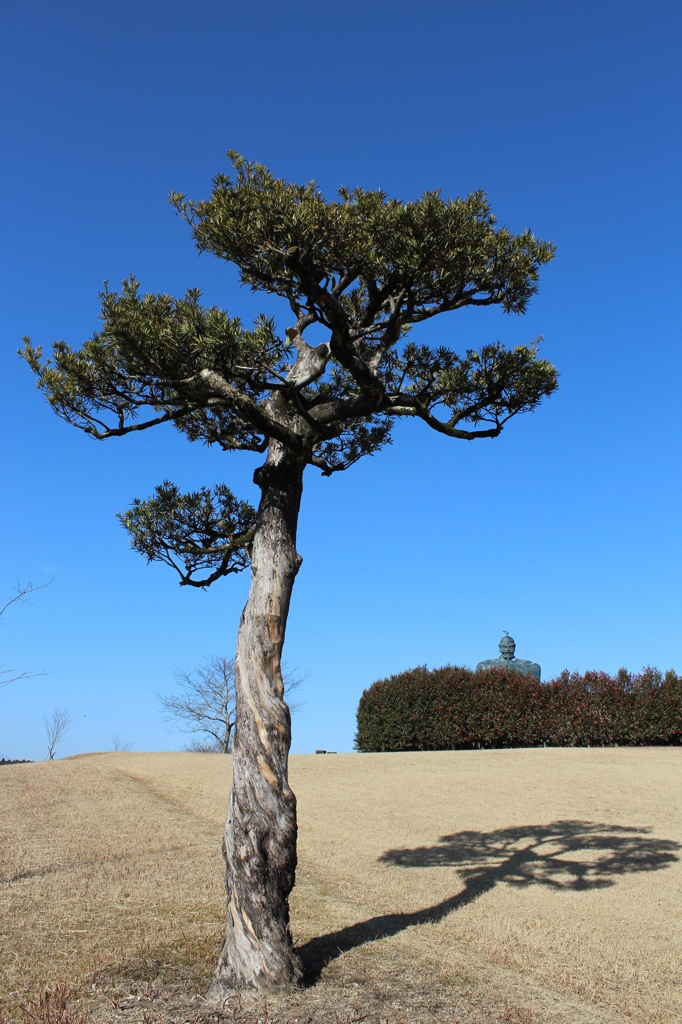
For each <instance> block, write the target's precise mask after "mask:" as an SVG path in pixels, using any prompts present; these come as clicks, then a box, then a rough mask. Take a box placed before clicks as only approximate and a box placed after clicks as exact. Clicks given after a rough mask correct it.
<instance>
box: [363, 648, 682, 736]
mask: <svg viewBox="0 0 682 1024" xmlns="http://www.w3.org/2000/svg"><path fill="white" fill-rule="evenodd" d="M357 722H358V728H357V733H356V737H355V747H356V750H359V751H362V752H365V753H369V752H370V751H379V750H471V749H474V748H485V747H488V748H490V747H542V746H548V747H600V746H615V745H618V746H637V745H642V744H647V745H652V744H653V745H664V744H675V745H679V744H680V743H681V742H682V676H678V675H676V674H675V673H674V672H672V671H670V672H666V674H665V677H663V676H662V675H661V673H660V672H659V671H658V670H657V669H653V668H647V669H645V670H644V671H643V672H642V673H641V674H640V675H636V676H633V675H630V673H628V672H626V671H625V669H621V670H620V671H619V672H618V674H617V675H616V676H615V677H613V676H609V675H606V673H605V672H586V673H585V675H583V676H581V675H579V674H578V673H575V672H574V673H573V674H572V675H571V674H570V673H569V672H568V671H565V672H562V674H561V675H560V676H559V677H558V678H557V679H552V680H550V681H549V682H547V683H538V682H536V680H534V679H532V678H531V677H530V676H524V675H519V674H518V673H516V672H514V671H512V670H502V669H489V670H488V671H487V672H472V671H471V670H470V669H467V668H458V667H457V666H452V665H446V666H445V667H444V668H438V669H434V670H433V671H431V672H430V671H428V669H426V668H415V669H411V670H410V671H409V672H402V673H400V674H399V675H395V676H391V677H390V678H389V679H380V680H378V681H377V682H376V683H374V684H373V685H372V686H370V687H369V689H368V690H365V692H364V693H363V695H362V697H361V698H360V703H359V705H358V712H357Z"/></svg>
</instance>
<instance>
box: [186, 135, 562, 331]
mask: <svg viewBox="0 0 682 1024" xmlns="http://www.w3.org/2000/svg"><path fill="white" fill-rule="evenodd" d="M228 155H229V156H230V158H231V160H232V163H233V166H234V168H235V170H236V172H237V173H236V180H235V181H232V180H231V179H230V178H229V177H228V176H227V175H224V174H219V175H218V176H217V177H216V178H214V180H213V192H212V194H211V198H210V199H209V200H206V201H203V202H198V203H195V202H193V201H191V200H190V201H189V202H188V201H186V200H185V197H184V196H183V195H180V194H178V193H174V194H172V195H171V201H172V202H173V203H174V205H175V206H176V208H177V209H178V210H179V212H181V213H182V215H183V216H185V217H186V219H187V220H188V221H189V223H190V224H191V225H192V227H193V230H194V237H195V240H196V243H197V246H198V247H199V249H200V250H202V251H208V252H212V253H214V254H215V255H217V256H220V257H222V258H223V259H226V260H229V261H230V262H233V263H235V264H236V265H237V266H238V267H239V269H240V272H241V278H242V281H244V282H245V283H248V284H250V285H251V286H252V287H253V288H255V289H258V288H262V289H264V290H266V291H271V292H276V293H277V294H278V295H282V296H284V297H285V298H287V299H288V300H289V301H290V302H291V303H292V305H293V306H294V307H295V308H296V309H297V310H298V309H299V308H300V304H301V299H302V298H303V299H304V300H305V308H306V310H307V311H308V312H309V313H311V314H314V316H315V318H316V319H317V320H319V321H320V322H321V323H326V324H327V326H328V327H330V328H333V327H334V326H335V325H336V324H337V322H340V321H345V320H350V321H351V322H352V323H354V325H356V326H361V327H363V328H365V327H367V326H368V325H369V324H371V323H372V322H377V323H378V322H380V321H381V320H383V319H385V317H386V316H390V315H391V312H392V311H391V310H388V309H383V308H382V301H383V299H385V298H388V297H389V296H391V295H395V294H396V293H397V292H398V293H402V294H403V298H402V305H403V307H404V308H405V309H406V310H407V311H408V312H407V319H406V320H405V321H404V322H412V323H414V322H417V321H419V320H423V319H426V318H427V317H428V316H431V315H433V313H435V312H442V311H443V310H444V309H455V308H457V306H460V305H463V304H465V303H468V304H474V305H484V304H488V303H490V302H498V303H501V304H502V305H503V306H504V308H505V310H506V311H507V312H515V313H523V312H525V309H526V304H527V302H528V299H529V298H530V296H531V295H532V294H533V293H534V292H535V291H536V284H537V280H538V268H539V267H540V266H541V265H542V264H544V263H547V262H548V261H549V260H550V259H552V257H553V255H554V246H553V245H552V244H551V243H549V242H543V241H541V240H538V239H536V238H535V237H534V236H533V234H532V233H531V232H530V231H524V232H523V233H522V234H520V235H513V234H511V232H509V231H508V230H507V229H506V228H498V227H496V221H495V218H494V217H493V215H492V213H491V211H490V207H489V206H488V204H487V202H486V199H485V195H484V193H483V192H480V191H479V192H474V193H472V194H471V195H470V196H469V197H468V198H467V199H456V200H454V201H453V200H450V199H448V200H443V199H441V197H440V192H426V193H424V195H423V196H422V197H421V199H419V200H418V201H417V202H413V203H404V202H401V201H400V200H399V199H388V198H387V196H386V194H385V193H384V192H381V191H379V190H377V191H373V192H365V191H364V190H363V189H361V188H356V189H353V190H352V191H351V190H349V189H346V188H342V189H340V190H339V196H340V201H338V202H327V201H326V200H325V199H323V197H322V195H321V193H320V191H319V189H318V188H317V187H316V185H315V182H309V183H308V184H307V185H295V184H289V183H287V182H285V181H284V180H282V179H277V178H275V177H274V175H273V174H272V173H271V172H270V171H269V170H268V169H267V168H266V167H264V166H263V165H262V164H258V163H256V164H253V163H249V162H247V161H246V160H244V159H243V157H241V156H239V154H238V153H235V152H231V153H229V154H228ZM339 282H344V283H345V285H344V287H342V288H341V289H339V288H338V284H339ZM352 286H354V287H353V290H352V291H350V293H348V294H347V295H346V301H345V302H343V301H342V300H341V299H340V296H341V295H343V294H346V291H347V289H348V288H350V287H352ZM335 290H336V293H335ZM342 310H343V312H342Z"/></svg>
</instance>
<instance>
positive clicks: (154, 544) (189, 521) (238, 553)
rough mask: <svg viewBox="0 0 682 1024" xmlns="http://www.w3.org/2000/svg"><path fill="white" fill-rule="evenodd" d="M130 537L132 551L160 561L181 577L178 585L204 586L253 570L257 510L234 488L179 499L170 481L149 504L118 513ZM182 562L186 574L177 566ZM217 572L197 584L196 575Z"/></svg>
mask: <svg viewBox="0 0 682 1024" xmlns="http://www.w3.org/2000/svg"><path fill="white" fill-rule="evenodd" d="M118 518H119V519H120V520H121V522H122V523H123V525H124V526H125V528H126V530H127V531H128V533H129V534H130V538H131V540H130V544H131V547H133V548H135V550H136V551H139V552H140V554H142V555H146V558H147V561H148V562H151V561H154V560H155V561H160V562H165V563H166V565H170V566H171V567H172V568H173V569H175V570H176V571H177V572H178V573H179V574H180V585H181V586H182V585H187V584H190V585H192V586H195V587H206V586H208V585H209V584H211V583H213V581H214V580H216V579H218V577H219V576H226V575H227V574H228V573H232V572H240V571H241V570H242V569H245V568H246V567H247V566H248V565H249V561H250V547H251V541H252V540H253V535H254V533H255V528H256V510H255V509H254V508H253V507H252V506H251V505H249V504H248V503H247V502H246V501H238V500H237V499H236V498H235V496H234V495H233V494H232V492H231V491H230V489H229V488H228V487H226V486H225V485H224V484H218V486H217V487H214V488H213V491H210V490H209V489H208V488H206V487H202V488H201V490H200V491H195V492H193V493H191V494H181V493H180V491H179V490H178V488H177V487H176V486H175V484H172V483H171V482H170V481H169V480H164V482H163V483H162V484H161V485H160V486H159V487H157V488H156V492H155V494H154V496H153V497H151V498H147V500H146V501H140V500H139V498H135V500H134V501H133V507H132V508H130V509H128V511H127V512H125V513H124V514H123V515H121V514H119V516H118ZM178 559H181V560H182V561H183V563H184V571H183V569H182V568H181V567H180V565H179V564H178ZM208 569H213V572H212V573H211V574H210V575H209V576H204V577H203V578H202V579H193V578H192V575H193V573H195V572H206V571H207V570H208Z"/></svg>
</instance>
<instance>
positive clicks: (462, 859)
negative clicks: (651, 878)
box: [298, 821, 682, 983]
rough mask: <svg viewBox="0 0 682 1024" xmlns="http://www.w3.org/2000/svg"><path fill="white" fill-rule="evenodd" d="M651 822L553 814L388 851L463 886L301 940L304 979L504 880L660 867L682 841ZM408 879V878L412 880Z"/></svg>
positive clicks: (585, 885) (609, 874) (386, 859)
mask: <svg viewBox="0 0 682 1024" xmlns="http://www.w3.org/2000/svg"><path fill="white" fill-rule="evenodd" d="M650 832H651V830H650V829H648V828H629V827H625V826H621V825H602V824H598V823H594V822H586V821H555V822H552V823H551V824H549V825H528V826H512V827H510V828H501V829H496V830H495V831H493V832H473V831H470V832H455V833H453V834H452V835H449V836H442V837H441V838H440V839H439V840H438V842H437V843H436V844H434V845H433V846H417V847H414V848H409V847H405V848H403V849H398V850H387V851H386V853H384V854H383V855H382V856H381V857H380V858H379V861H380V863H383V864H388V865H392V866H398V867H404V868H438V867H448V868H455V869H456V871H457V873H458V875H459V877H460V880H461V882H462V883H463V887H462V888H461V889H460V890H459V892H457V893H456V894H455V895H453V896H449V897H447V899H444V900H441V902H440V903H436V904H434V905H433V906H431V907H425V908H424V909H422V910H415V911H410V912H408V913H395V914H380V915H378V916H377V917H372V918H369V919H368V920H367V921H360V922H358V924H354V925H350V926H349V927H347V928H341V929H339V930H338V931H334V932H329V933H328V934H326V935H320V936H318V937H316V938H314V939H311V940H310V941H309V942H306V943H305V945H303V946H299V948H298V954H299V956H300V957H301V960H302V961H303V966H304V970H305V975H306V978H307V979H308V982H309V983H314V982H315V980H316V979H317V978H319V976H320V972H321V971H322V968H323V967H324V966H325V964H327V963H328V962H329V961H330V960H333V959H335V958H336V957H338V956H340V955H341V954H342V953H346V952H348V950H350V949H353V948H354V947H355V946H361V945H363V944H364V943H366V942H372V941H374V940H375V939H380V938H384V937H385V936H390V935H396V934H397V933H398V932H401V931H404V930H405V929H406V928H409V927H411V926H412V925H416V924H425V923H429V922H430V923H435V922H438V921H441V920H442V919H443V918H444V917H446V916H447V915H448V914H450V913H452V911H453V910H459V908H460V907H464V906H466V905H467V904H468V903H471V902H472V901H473V900H475V899H478V898H479V897H480V896H483V895H484V894H485V893H487V892H490V891H491V890H492V889H494V888H495V886H496V885H498V884H499V883H500V882H507V883H508V884H509V885H515V886H520V887H524V886H529V885H544V886H548V887H550V888H552V889H555V890H565V891H572V892H580V891H585V890H589V889H605V888H608V887H609V886H612V885H614V884H615V882H616V879H617V878H618V876H619V875H625V874H632V873H634V872H637V871H660V870H661V869H662V868H666V867H668V866H669V865H670V864H672V863H673V862H675V861H677V860H679V854H678V851H679V850H681V849H682V844H680V843H677V842H674V841H673V840H669V839H656V838H654V837H653V836H652V835H651V834H650ZM408 885H409V883H408Z"/></svg>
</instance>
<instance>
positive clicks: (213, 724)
mask: <svg viewBox="0 0 682 1024" xmlns="http://www.w3.org/2000/svg"><path fill="white" fill-rule="evenodd" d="M234 671H235V665H234V658H225V657H218V656H213V657H211V658H207V659H206V661H205V662H204V664H203V665H202V666H201V667H200V668H197V669H195V670H194V671H193V672H186V671H178V672H176V673H175V679H176V682H177V683H178V686H179V690H178V692H177V693H171V694H161V693H157V695H156V696H157V697H158V698H159V700H160V701H161V706H162V708H163V710H164V712H165V714H164V721H165V722H173V721H179V722H184V723H186V725H184V728H185V729H186V731H187V732H192V733H198V734H199V735H203V736H204V737H210V739H209V740H206V739H204V740H203V741H201V740H199V741H197V740H195V741H194V742H193V743H192V745H191V746H190V747H189V748H188V749H190V750H196V751H200V752H209V751H214V752H216V753H221V754H227V752H228V750H229V748H230V737H231V735H232V729H233V727H234V720H235V705H236V694H235V685H234ZM282 678H283V680H284V692H285V693H287V694H288V693H291V691H292V690H294V689H296V687H298V686H300V684H301V680H300V679H298V678H296V677H295V676H294V675H292V674H289V675H286V674H285V675H283V677H282ZM287 704H288V706H289V711H293V710H294V709H295V707H297V705H295V704H292V702H291V700H290V699H288V700H287Z"/></svg>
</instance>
